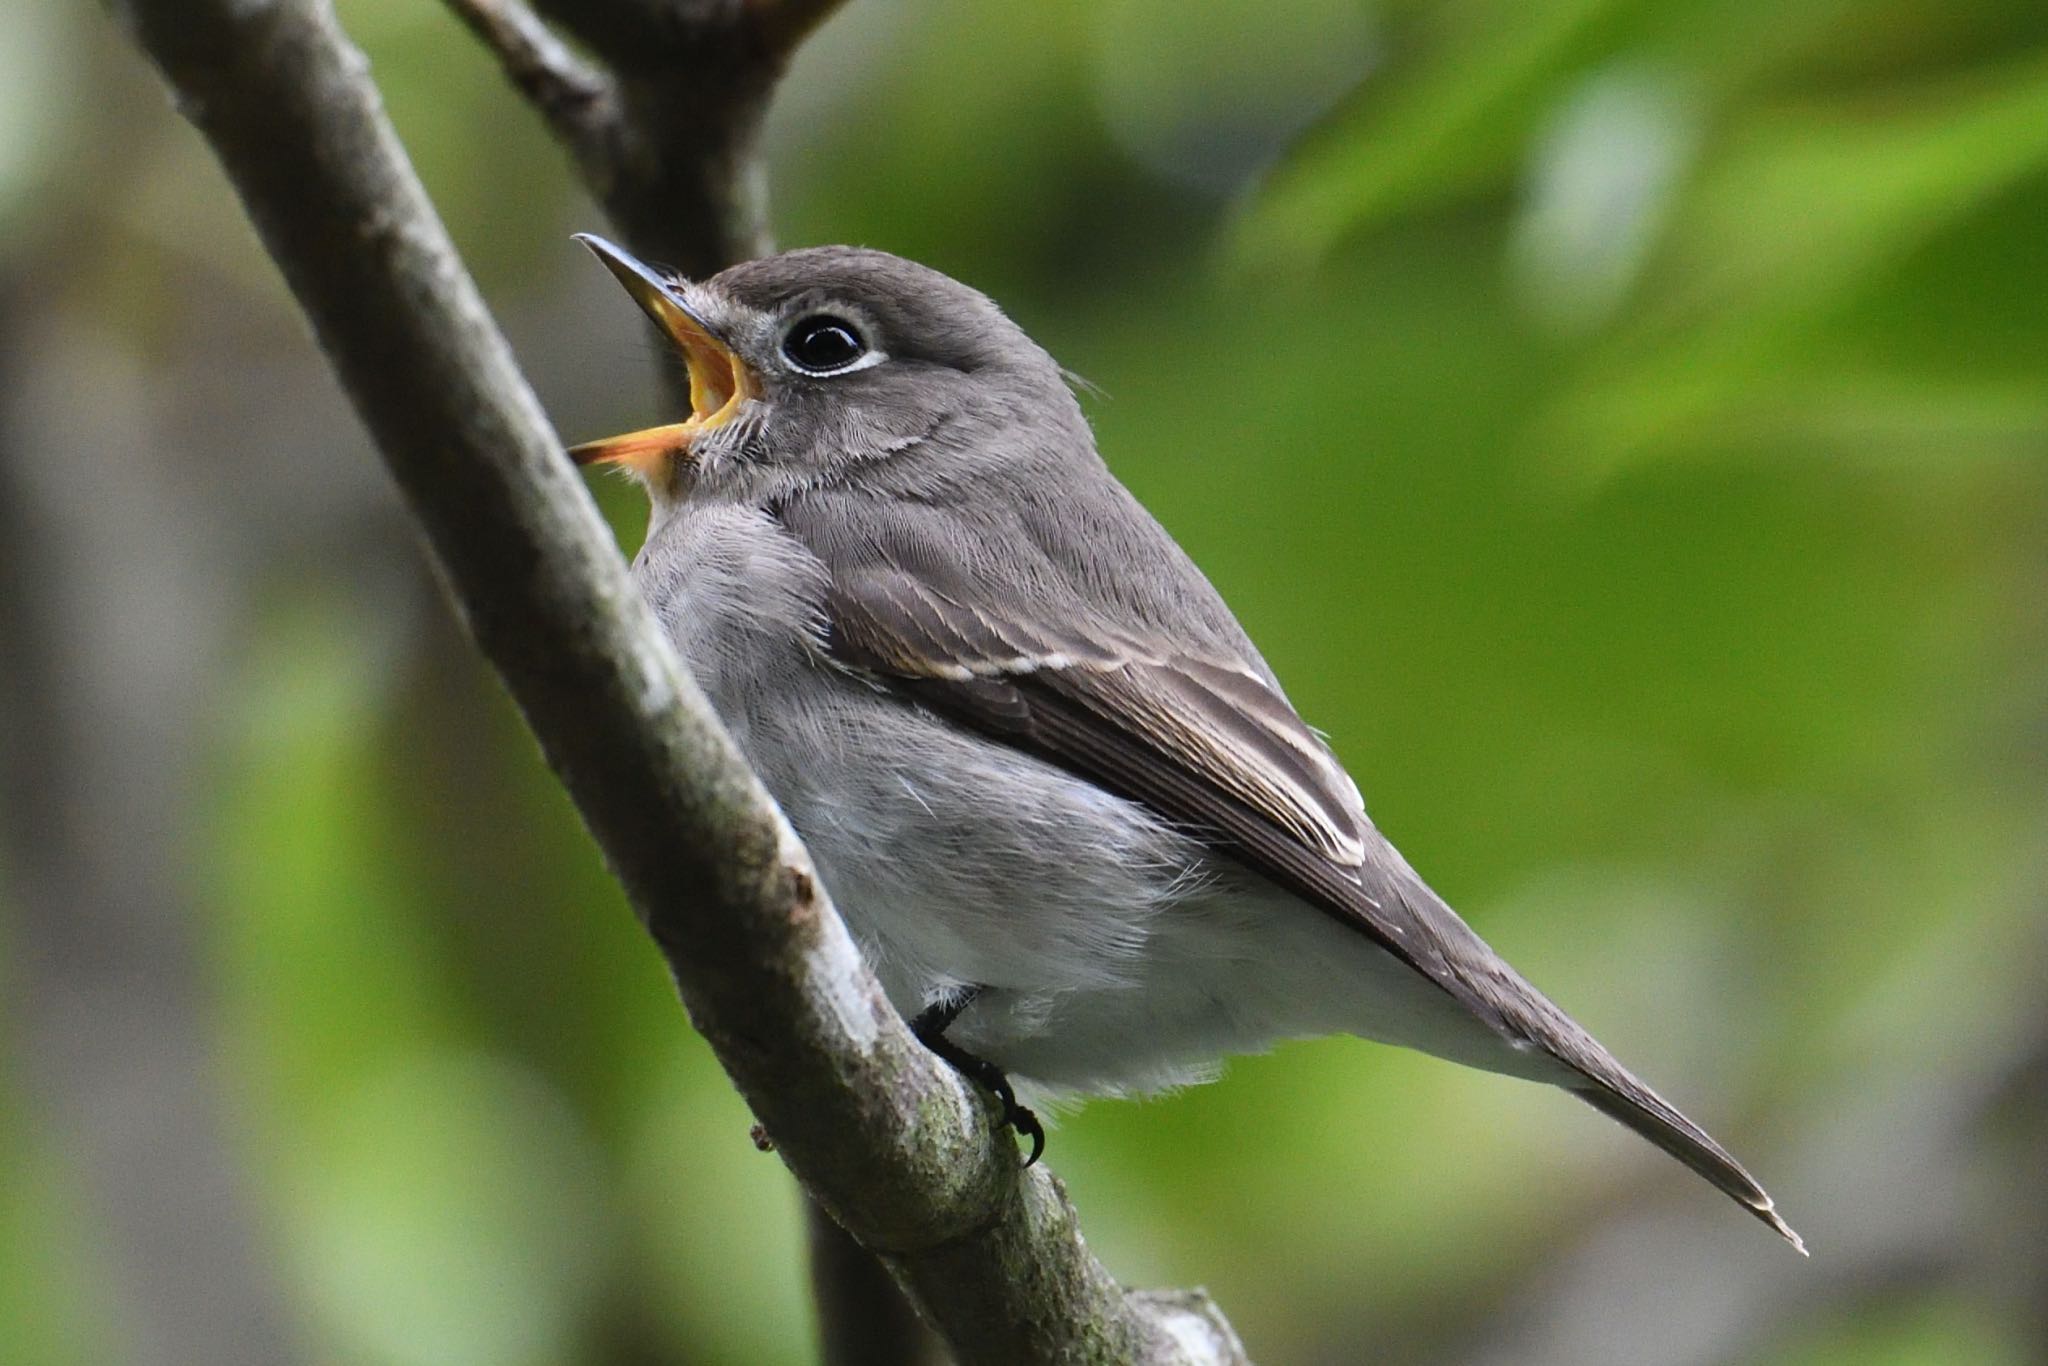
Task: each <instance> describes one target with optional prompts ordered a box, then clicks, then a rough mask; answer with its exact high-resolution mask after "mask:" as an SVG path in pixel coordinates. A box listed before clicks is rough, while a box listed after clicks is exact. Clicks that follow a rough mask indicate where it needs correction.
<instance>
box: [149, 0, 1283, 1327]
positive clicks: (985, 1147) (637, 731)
mask: <svg viewBox="0 0 2048 1366" xmlns="http://www.w3.org/2000/svg"><path fill="white" fill-rule="evenodd" d="M122 15H123V17H124V19H125V20H126V21H127V23H128V24H129V26H130V27H131V29H132V30H133V32H134V35H135V37H136V40H137V41H138V43H140V45H141V46H142V47H143V48H144V49H145V51H147V52H148V54H149V55H150V56H151V57H152V58H153V59H154V60H155V62H156V63H157V65H158V66H159V67H160V68H161V69H162V71H163V74H164V76H165V78H166V80H167V81H168V82H169V83H170V85H171V86H172V88H173V90H174V91H175V93H176V95H177V97H178V101H179V105H180V107H181V108H182V109H183V111H184V112H185V114H186V115H187V117H189V118H190V119H191V120H192V121H193V122H194V123H195V124H196V125H197V126H198V127H199V129H200V131H201V132H202V133H203V134H204V135H205V136H206V137H207V139H208V141H209V142H210V143H211V144H212V145H213V148H214V151H215V152H216V154H217V155H218V156H219V158H220V160H221V162H222V164H223V165H224V166H225V168H226V169H227V172H228V175H229V178H230V179H231V180H232V181H233V182H234V185H235V188H236V190H237V192H238V193H239V194H240V195H241V198H242V201H243V203H244V205H245V206H246V208H247V209H248V211H249V214H250V216H251V218H252V219H253V220H254V222H255V224H256V227H257V230H258V232H259V233H260V235H261V236H262V239H263V242H264V245H265V246H266V247H267V248H268V250H269V252H270V254H271V256H272V257H273V258H275V260H276V261H277V262H278V264H279V266H280V267H281V268H282V270H283V272H284V274H285V277H286V280H287V281H288V283H289V284H290V285H291V288H292V290H293V292H294V293H295V294H296V295H297V297H298V300H299V302H300V304H301V306H302V307H303V308H304V309H305V311H306V313H307V316H308V317H309V318H310V320H311V321H312V324H313V329H314V332H315V333H316V335H317V336H318V338H319V341H320V343H321V345H322V346H323V347H324V349H325V350H326V352H327V354H328V357H329V359H330V361H331V362H332V363H333V365H334V367H335V369H336V371H337V372H338V374H339V375H340V378H341V381H342V384H343V386H344V387H345V388H346V390H347V391H348V394H349V398H350V400H351V401H352V402H353V403H354V405H355V407H356V410H357V412H358V414H359V415H360V416H361V417H362V419H363V421H364V423H365V425H366V426H367V427H368V428H369V429H370V432H371V434H372V436H373V437H374V438H375V439H376V442H377V445H378V447H379V449H380V450H381V452H382V454H383V456H384V459H385V462H386V464H387V465H388V466H389V468H390V470H391V473H392V475H393V477H394V478H395V479H396V480H397V481H398V483H399V485H400V487H401V489H402V490H403V492H404V493H405V495H406V498H407V500H408V502H409V503H410V505H411V507H412V510H413V512H414V514H415V515H416V516H417V518H418V519H419V522H420V525H421V528H422V530H423V531H424V533H425V536H426V539H427V541H428V544H429V546H430V548H431V550H432V552H433V554H434V556H435V558H436V561H437V562H438V564H439V567H440V569H441V571H442V573H443V575H444V577H445V580H446V582H447V584H448V587H449V590H450V592H451V593H452V594H453V596H454V597H455V599H456V602H457V604H458V606H459V607H460V609H461V611H462V613H463V615H464V617H465V618H466V620H467V622H468V625H469V628H470V630H471V632H472V633H473V634H474V636H475V637H476V640H477V643H478V645H479V646H480V647H481V648H482V649H483V651H484V653H485V654H486V655H487V656H488V657H489V658H490V660H491V662H492V664H493V665H494V666H495V667H496V668H497V670H498V672H499V674H500V675H501V676H502V677H503V679H504V681H505V683H506V686H507V687H508V688H509V689H510V691H511V693H512V695H513V697H514V698H515V700H516V701H517V702H518V704H519V706H520V708H521V710H522V712H523V713H524V715H525V717H526V719H527V722H528V724H529V725H530V726H531V727H532V729H533V731H534V733H535V734H536V736H537V737H538V738H539V739H540V742H541V746H542V748H543V750H544V751H545V753H546V755H547V757H548V760H549V762H550V764H551V765H552V766H553V767H554V769H555V770H556V772H557V773H558V774H559V775H560V776H561V778H562V780H563V782H564V784H565V785H566V786H567V788H568V790H569V793H570V795H571V797H572V798H573V799H574V800H575V802H576V805H577V808H578V810H579V811H580V812H581V813H582V816H583V819H584V820H585V822H586V823H587V824H588V825H589V827H590V829H591V831H592V833H593V834H594V835H595V836H596V837H597V839H598V842H599V843H600V845H601V846H602V847H603V849H604V852H605V854H606V857H607V859H608V861H609V863H610V865H611V867H612V869H613V871H614V873H615V874H616V875H617V876H618V878H619V879H620V881H621V883H622V884H623V885H624V887H625V889H626V891H627V894H628V896H629V897H630V899H631V901H632V903H633V905H634V907H635V909H636V911H637V912H638V914H639V915H640V916H641V918H642V919H643V921H644V922H645V924H646V926H647V928H648V930H649V932H650V933H651V934H652V936H653V937H654V939H655V941H656V943H657V944H658V945H659V946H660V947H661V950H662V952H663V954H664V956H665V957H666V958H667V960H668V963H669V966H670V968H671V970H672V972H673V973H674V975H675V979H676V982H677V985H678V987H679V989H680V991H681V994H682V997H683V1001H684V1004H685V1005H686V1006H687V1008H688V1010H689V1012H690V1016H691V1018H692V1020H693V1021H694V1022H695V1023H696V1025H697V1027H698V1029H699V1030H700V1031H701V1032H702V1033H703V1034H704V1036H705V1037H706V1039H707V1040H709V1041H710V1043H711V1044H712V1046H713V1048H714V1049H715V1050H716V1052H717V1054H718V1056H719V1059H720V1061H721V1062H722V1063H723V1064H724V1066H725V1068H726V1070H727V1071H728V1073H729V1074H730V1075H731V1076H732V1078H733V1080H734V1082H735V1084H736V1085H737V1086H738V1087H739V1089H740V1091H741V1093H742V1094H743V1095H744V1096H745V1097H746V1099H747V1102H748V1103H749V1105H751V1106H752V1108H753V1110H754V1112H755V1113H756V1114H757V1115H758V1116H759V1117H760V1118H761V1120H762V1121H763V1123H764V1124H765V1125H766V1126H767V1128H768V1129H769V1131H770V1132H771V1133H773V1134H774V1135H775V1138H776V1141H777V1147H778V1149H779V1151H781V1153H782V1154H783V1156H784V1159H785V1160H786V1161H787V1162H788V1163H789V1165H790V1167H791V1168H792V1170H793V1171H795V1173H796V1175H797V1176H798V1178H799V1179H800V1180H801V1181H802V1182H803V1183H804V1185H805V1187H806V1189H807V1190H808V1191H809V1192H810V1193H811V1194H812V1195H813V1196H814V1197H815V1198H816V1199H817V1200H818V1201H819V1202H820V1203H821V1204H822V1205H824V1207H825V1208H826V1209H827V1210H828V1211H829V1212H830V1213H831V1214H832V1216H833V1217H834V1218H835V1219H837V1220H838V1221H839V1222H840V1224H841V1225H842V1226H844V1227H845V1228H846V1229H847V1230H848V1231H849V1232H851V1233H852V1234H853V1235H854V1236H855V1237H856V1238H858V1239H859V1240H860V1242H861V1243H862V1244H863V1245H864V1246H866V1247H868V1248H870V1249H873V1250H876V1251H877V1252H878V1253H879V1254H880V1255H881V1256H882V1257H883V1258H884V1260H885V1261H886V1262H887V1263H888V1264H889V1266H890V1268H891V1270H892V1271H894V1272H895V1273H896V1276H897V1278H898V1280H899V1281H900V1282H901V1283H902V1284H903V1285H904V1286H905V1287H906V1288H907V1289H908V1291H909V1293H910V1294H911V1296H912V1297H913V1298H914V1299H915V1300H916V1302H917V1303H918V1305H919V1307H920V1309H921V1310H922V1311H923V1312H924V1313H925V1314H926V1316H927V1317H928V1318H929V1319H930V1320H931V1321H932V1322H933V1323H934V1325H935V1326H937V1328H938V1329H939V1331H940V1333H941V1335H942V1336H943V1337H944V1338H945V1339H946V1341H947V1343H948V1345H949V1346H950V1347H951V1348H952V1350H953V1352H954V1353H955V1355H956V1357H957V1358H958V1359H959V1360H961V1361H962V1362H968V1363H976V1362H1026V1361H1061V1362H1075V1363H1084V1362H1101V1363H1109V1362H1119V1363H1121V1362H1234V1361H1241V1360H1242V1359H1243V1356H1242V1350H1241V1349H1240V1348H1239V1347H1238V1346H1237V1344H1236V1341H1235V1339H1234V1338H1233V1337H1232V1336H1231V1333H1230V1329H1229V1327H1228V1325H1227V1324H1225V1323H1224V1322H1223V1320H1222V1318H1221V1316H1220V1315H1218V1314H1217V1313H1216V1312H1215V1310H1214V1308H1213V1306H1211V1305H1209V1303H1208V1302H1207V1300H1206V1299H1205V1298H1201V1297H1199V1296H1197V1297H1192V1298H1190V1297H1186V1296H1178V1295H1169V1296H1145V1295H1130V1294H1126V1293H1125V1292H1124V1291H1123V1290H1122V1289H1121V1288H1120V1287H1119V1286H1118V1285H1117V1284H1116V1282H1115V1281H1114V1280H1112V1279H1111V1277H1110V1276H1109V1274H1108V1273H1107V1272H1106V1271H1105V1270H1104V1269H1103V1268H1102V1266H1101V1264H1100V1263H1098V1262H1097V1261H1096V1260H1095V1259H1094V1257H1093V1256H1092V1255H1091V1254H1090V1253H1089V1252H1088V1250H1087V1248H1086V1246H1085V1244H1084V1243H1083V1241H1082V1239H1081V1236H1080V1231H1079V1228H1078V1224H1077V1220H1076V1216H1075V1214H1074V1211H1073V1208H1072V1207H1071V1205H1069V1204H1068V1203H1067V1200H1066V1198H1065V1194H1064V1192H1063V1191H1062V1189H1061V1188H1060V1186H1059V1184H1058V1183H1057V1181H1055V1180H1054V1179H1053V1178H1052V1177H1051V1176H1050V1175H1049V1174H1047V1173H1046V1172H1045V1171H1044V1170H1043V1169H1040V1168H1033V1169H1031V1170H1028V1171H1020V1169H1019V1163H1018V1159H1017V1154H1016V1152H1015V1150H1014V1148H1013V1147H1012V1146H1011V1144H1010V1143H1009V1142H1008V1140H1007V1137H1006V1136H1004V1135H1002V1134H1001V1133H1000V1132H998V1131H995V1130H993V1129H992V1127H991V1121H992V1119H993V1112H992V1110H991V1109H990V1107H989V1106H988V1105H987V1104H977V1103H976V1098H975V1097H974V1095H973V1093H971V1092H970V1091H968V1090H967V1089H966V1088H965V1086H964V1085H963V1083H962V1082H961V1081H960V1080H959V1078H957V1077H956V1076H955V1075H953V1073H952V1072H951V1071H950V1070H949V1069H947V1068H945V1067H944V1066H943V1065H941V1064H940V1063H939V1062H938V1061H937V1060H936V1059H935V1058H933V1057H932V1055H931V1054H929V1053H928V1052H926V1051H925V1050H924V1049H923V1048H922V1047H920V1046H919V1045H918V1044H917V1042H916V1041H915V1040H914V1039H913V1038H912V1037H911V1035H910V1033H909V1031H908V1029H906V1028H905V1026H904V1025H903V1022H902V1021H901V1019H899V1018H898V1017H897V1015H896V1014H895V1012H894V1011H893V1010H891V1009H890V1007H889V1005H888V1002H887V1000H886V998H884V997H883V995H882V993H881V990H880V988H879V986H878V985H877V984H876V982H875V980H874V977H873V975H872V974H870V973H869V972H868V970H867V968H866V967H865V965H864V964H863V963H862V961H861V959H860V955H859V953H858V952H857V951H856V950H855V948H854V946H853V944H852V941H851V940H850V939H849V938H848V936H847V934H846V930H845V927H844V926H843V925H841V923H840V921H839V918H838V916H837V915H836V914H835V913H834V911H833V910H832V907H831V904H830V902H829V901H828V900H827V899H826V897H825V895H824V892H823V891H822V889H821V888H820V887H819V885H818V883H817V880H816V878H815V877H814V875H813V874H812V871H811V868H810V863H809V860H808V858H807V857H806V855H805V853H804V851H803V849H802V847H801V846H800V845H799V844H798V842H797V840H796V838H795V836H794V835H793V834H792V833H791V831H790V830H789V829H788V827H787V826H786V825H785V824H784V823H783V821H782V819H781V816H780V814H779V813H778V812H777V811H776V809H775V807H774V804H773V803H772V802H771V801H770V800H769V798H768V796H767V794H766V793H765V792H764V791H763V790H762V788H761V786H760V784H759V783H758V782H757V781H756V780H755V778H754V777H753V775H752V774H751V773H750V772H749V771H748V770H747V768H746V766H745V764H744V763H743V762H742V760H741V759H740V757H739V754H738V752H737V751H736V750H735V749H734V747H733V744H732V741H731V740H730V738H729V737H728V736H727V735H726V734H725V732H724V730H723V729H722V728H721V727H720V726H719V724H718V721H717V719H716V718H715V717H714V716H713V715H712V713H711V711H710V708H709V706H708V704H707V703H706V701H705V699H704V697H703V694H702V693H701V692H700V691H699V690H698V689H697V687H696V685H695V684H694V683H693V682H692V681H691V680H690V678H689V677H688V675H687V674H686V673H685V672H684V670H683V668H682V666H681V664H680V663H679V661H678V660H677V659H676V657H675V654H674V652H673V650H671V649H670V647H669V646H668V644H667V642H666V641H665V640H664V639H663V637H662V635H661V633H660V631H659V629H658V628H657V626H656V624H655V622H654V619H653V616H652V614H651V612H650V611H649V609H648V608H647V605H646V604H645V603H644V602H643V601H642V600H641V598H640V596H639V595H638V593H637V592H635V590H634V588H633V585H632V583H631V581H630V580H629V579H628V578H627V576H626V572H625V567H624V565H623V564H622V563H621V561H620V559H619V556H618V553H617V550H616V548H615V547H614V546H613V544H612V542H611V538H610V536H609V534H608V532H607V530H606V528H605V526H604V524H603V522H602V521H601V520H600V518H599V517H598V515H597V510H596V508H595V506H594V505H593V503H592V502H591V500H590V497H589V495H588V493H587V491H586V490H585V489H584V487H583V485H582V483H581V481H580V480H579V479H578V478H577V476H576V475H575V473H574V471H573V470H572V468H571V466H570V464H569V462H568V461H567V460H565V459H564V458H563V455H562V451H561V447H560V445H559V443H558V442H557V440H556V438H555V435H554V433H553V432H552V430H550V428H549V426H548V423H547V419H546V417H545V415H544V414H543V413H542V412H541V410H540V406H539V403H538V401H537V400H536V399H535V398H534V396H533V393H532V391H531V390H530V389H529V388H528V387H527V385H526V382H525V380H524V378H523V377H522V376H521V375H520V373H519V372H518V370H517V368H516V366H515V365H514V363H513V360H512V356H511V352H510V349H509V348H508V347H507V345H506V343H505V340H504V338H503V337H502V336H501V335H500V333H499V332H498V330H497V328H496V326H495V324H494V323H493V321H492V319H491V318H490V315H489V314H488V312H487V311H486V310H485V308H484V305H483V301H482V299H481V298H480V297H479V296H478V294H477V291H476V288H475V285H474V284H473V283H472V282H471V280H470V279H469V277H468V275H467V273H466V272H465V271H464V270H463V267H462V265H461V262H460V261H459V260H458V259H457V257H456V255H455V252H454V248H453V246H452V244H451V243H450V242H449V240H448V236H447V233H446V230H445V229H444V228H443V227H442V225H441V223H440V220H439V219H438V217H437V216H436V215H435V213H434V211H433V207H432V205H431V204H430V203H429V202H428V200H427V197H426V193H425V191H424V190H423V188H422V187H421V186H420V184H419V181H418V179H417V177H416V176H415V175H414V173H413V171H412V168H411V166H410V165H409V164H408V162H407V161H406V159H405V155H404V152H403V149H402V148H401V147H400V145H399V143H398V140H397V137H396V135H395V134H394V133H393V131H392V129H391V127H390V125H389V123H388V121H387V120H386V119H385V117H384V114H383V111H382V109H381V107H380V104H379V101H378V97H377V93H376V90H375V88H374V86H372V85H371V84H370V82H369V79H368V77H367V74H366V66H367V64H366V63H365V62H364V60H363V57H362V55H361V53H360V52H358V51H357V50H356V49H355V48H354V47H353V46H352V45H351V44H349V42H348V41H347V39H346V38H345V37H344V36H343V34H342V33H341V31H340V30H339V28H338V26H337V25H336V23H335V21H334V16H333V14H332V12H331V10H330V9H329V8H328V6H327V5H326V3H324V0H127V3H126V4H125V5H124V6H123V7H122Z"/></svg>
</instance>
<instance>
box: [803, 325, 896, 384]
mask: <svg viewBox="0 0 2048 1366" xmlns="http://www.w3.org/2000/svg"><path fill="white" fill-rule="evenodd" d="M782 356H783V359H785V360H787V361H788V362H789V363H790V364H791V365H793V366H795V367H796V368H797V369H799V370H801V371H803V372H804V373H805V374H807V375H845V374H850V373H852V372H853V371H855V370H865V369H867V368H868V367H869V366H871V365H880V364H881V363H882V362H883V361H885V360H887V359H888V356H886V355H885V354H883V353H882V352H880V351H877V350H875V349H874V348H873V347H871V346H869V345H868V343H867V339H866V338H864V337H863V336H861V331H860V327H859V326H858V325H857V324H855V323H852V322H849V321H848V320H847V319H845V318H842V317H840V316H839V315H838V314H837V313H807V314H805V315H804V316H803V317H801V318H799V319H797V320H796V322H794V323H792V324H791V325H790V328H789V331H787V332H785V333H784V334H783V337H782Z"/></svg>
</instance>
